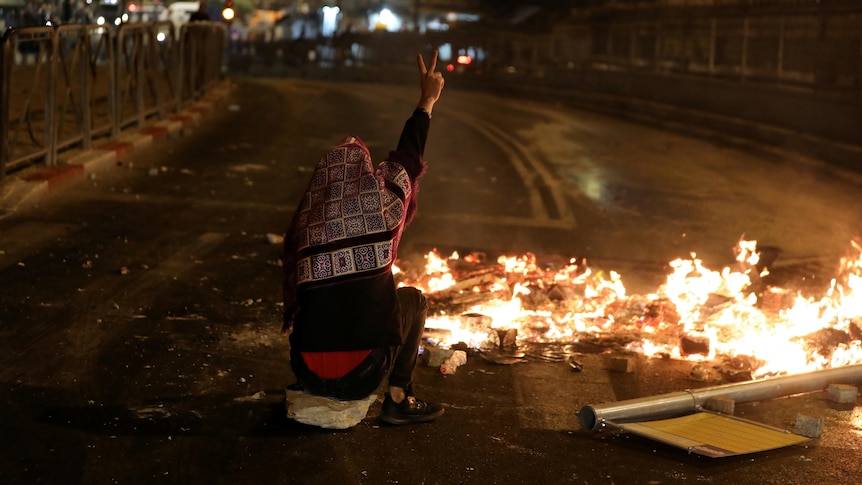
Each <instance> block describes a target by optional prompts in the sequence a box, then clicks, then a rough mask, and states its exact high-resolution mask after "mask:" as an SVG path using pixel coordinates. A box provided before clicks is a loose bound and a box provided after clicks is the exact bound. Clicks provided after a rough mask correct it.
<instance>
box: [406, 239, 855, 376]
mask: <svg viewBox="0 0 862 485" xmlns="http://www.w3.org/2000/svg"><path fill="white" fill-rule="evenodd" d="M851 246H852V247H851V254H850V255H849V256H848V257H846V258H844V259H843V260H842V261H841V263H840V269H839V272H838V275H837V276H836V277H835V278H834V279H833V280H832V282H831V285H830V287H829V288H827V289H825V290H824V293H823V295H820V296H817V297H811V296H807V297H806V296H803V295H802V294H801V292H794V291H792V290H788V289H783V288H776V287H770V286H769V285H766V284H764V282H763V281H764V280H763V278H765V277H766V276H767V275H768V269H767V268H766V267H765V266H764V265H763V264H762V262H761V261H760V259H759V258H760V253H759V252H758V251H757V247H756V242H755V241H745V240H741V241H740V242H739V244H738V246H737V247H736V248H735V253H736V256H737V258H736V263H735V264H734V265H732V266H731V267H725V268H723V269H722V270H721V271H713V270H710V269H708V268H706V267H704V266H703V264H702V262H701V261H700V260H699V259H697V257H696V255H694V254H692V255H691V258H688V259H677V260H675V261H672V262H670V263H669V266H670V268H671V270H672V271H671V272H670V274H669V275H668V276H667V280H666V282H665V283H664V284H663V285H661V286H660V287H659V288H658V289H657V290H656V291H655V293H652V294H647V295H631V296H630V295H627V294H626V288H625V286H624V285H623V281H622V276H621V275H620V274H618V273H616V272H614V271H610V272H604V271H596V270H594V269H592V268H590V267H589V266H588V265H587V264H586V262H585V261H574V260H572V261H569V262H568V263H566V264H561V265H556V266H552V265H547V264H541V263H540V262H538V261H537V259H536V257H535V256H534V255H532V254H526V255H523V256H519V257H500V258H498V259H497V260H496V261H488V260H487V258H486V257H485V256H484V255H482V254H478V253H473V254H469V255H467V256H465V257H463V258H462V257H460V256H459V255H458V254H457V253H454V254H452V255H451V256H450V257H448V258H442V257H440V256H439V255H438V254H437V253H436V251H432V252H430V253H428V254H427V255H426V266H425V268H424V270H411V269H409V268H407V269H405V270H403V271H402V270H400V269H398V268H395V270H394V271H395V272H396V278H398V279H399V280H400V281H401V282H402V284H406V285H411V286H416V287H418V288H420V289H422V290H423V291H424V292H425V293H426V296H427V297H428V300H429V305H430V311H429V316H428V320H427V323H426V329H427V332H426V340H427V341H428V342H429V344H430V345H434V346H437V347H440V348H444V349H452V348H458V349H460V350H473V351H478V352H482V351H490V350H500V349H508V350H509V355H510V356H516V357H522V356H523V354H519V353H518V349H519V348H521V347H523V346H526V345H545V344H548V345H559V344H566V343H571V342H594V343H597V344H599V345H601V346H602V347H604V348H612V349H618V350H625V351H630V352H631V351H634V352H638V353H641V354H644V355H646V356H661V357H665V358H674V359H686V360H692V361H700V362H706V361H713V362H715V361H719V362H722V366H723V368H724V369H726V370H727V371H728V373H731V374H734V375H742V376H743V377H741V378H738V379H735V380H745V379H750V378H752V377H762V376H769V375H778V374H783V373H797V372H806V371H813V370H818V369H825V368H830V367H837V366H841V365H850V364H859V363H862V245H860V244H859V243H858V242H857V241H853V242H852V243H851ZM564 358H565V357H564ZM560 360H562V358H561V359H560Z"/></svg>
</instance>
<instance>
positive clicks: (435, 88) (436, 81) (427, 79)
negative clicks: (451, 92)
mask: <svg viewBox="0 0 862 485" xmlns="http://www.w3.org/2000/svg"><path fill="white" fill-rule="evenodd" d="M416 62H418V63H419V87H420V88H421V89H422V97H421V98H419V107H420V108H422V109H424V110H425V111H427V112H428V114H431V110H432V109H434V103H436V102H437V100H438V99H439V98H440V92H441V91H443V84H444V81H443V74H440V73H439V72H436V71H435V70H436V69H437V51H436V50H435V51H434V56H433V57H432V58H431V65H429V66H428V67H426V66H425V59H423V58H422V54H421V53H420V54H416Z"/></svg>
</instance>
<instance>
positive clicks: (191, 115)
mask: <svg viewBox="0 0 862 485" xmlns="http://www.w3.org/2000/svg"><path fill="white" fill-rule="evenodd" d="M230 89H231V83H230V82H229V81H225V82H223V83H221V84H219V85H218V86H216V87H215V88H213V89H212V90H211V91H210V92H208V93H207V94H206V95H204V96H203V97H202V98H201V100H200V101H197V102H195V103H193V104H191V105H189V106H188V107H186V108H185V109H183V110H182V111H180V112H179V113H176V114H173V115H170V116H168V117H167V118H166V119H164V120H155V121H153V122H150V123H148V124H147V125H146V126H144V127H140V128H131V129H129V130H126V131H124V132H122V133H120V135H119V136H117V137H116V138H112V139H109V140H106V141H101V142H100V143H99V144H98V145H97V146H95V147H93V148H91V149H89V150H80V149H78V150H69V151H68V152H64V153H62V154H60V155H59V156H58V159H59V161H58V164H57V165H55V166H53V167H44V166H37V167H31V168H28V169H25V170H22V171H21V172H18V173H15V174H12V175H7V177H6V179H5V180H4V181H3V183H2V184H0V218H2V217H3V216H5V215H9V214H10V213H13V212H16V211H18V210H20V209H24V208H27V207H32V206H34V205H37V204H38V203H39V202H40V201H42V200H43V199H44V198H45V197H48V196H50V195H51V194H52V193H55V192H56V191H58V190H60V189H62V188H64V187H67V186H69V185H70V184H74V183H76V182H78V181H80V180H82V179H84V178H86V177H87V176H89V175H90V174H93V173H96V172H99V171H102V170H106V169H108V168H110V167H114V166H116V164H117V161H118V160H122V158H123V157H126V156H128V155H129V154H131V153H133V152H135V151H136V150H140V149H143V148H145V147H148V146H150V145H151V144H153V143H154V142H158V141H161V140H165V139H170V138H174V137H178V136H184V135H187V134H190V133H191V132H192V131H193V129H194V127H195V126H196V125H198V124H199V123H200V122H201V121H202V120H203V118H204V117H205V116H207V115H209V114H210V113H212V112H213V111H214V110H215V109H216V108H217V107H218V106H219V105H220V104H221V103H222V102H223V101H224V100H225V99H226V98H227V96H228V94H229V92H230Z"/></svg>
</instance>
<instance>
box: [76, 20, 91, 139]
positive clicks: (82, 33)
mask: <svg viewBox="0 0 862 485" xmlns="http://www.w3.org/2000/svg"><path fill="white" fill-rule="evenodd" d="M77 47H78V49H79V51H78V86H79V88H80V90H81V94H80V103H81V136H82V138H81V148H83V149H84V150H89V149H90V148H92V146H93V132H92V128H93V119H92V118H93V113H92V112H91V111H90V103H91V102H92V99H91V95H90V77H89V76H88V74H89V71H88V70H87V68H88V67H89V66H90V36H89V30H88V28H87V26H81V28H80V30H79V31H78V45H77Z"/></svg>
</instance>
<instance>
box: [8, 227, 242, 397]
mask: <svg viewBox="0 0 862 485" xmlns="http://www.w3.org/2000/svg"><path fill="white" fill-rule="evenodd" d="M227 236H228V235H227V234H223V233H204V234H201V235H199V236H198V237H196V238H195V239H193V240H192V241H191V242H189V243H188V244H186V245H185V246H183V247H181V248H178V249H177V250H176V252H174V253H173V254H172V255H171V256H170V257H168V258H167V259H166V260H164V261H162V262H161V263H159V264H157V265H154V266H151V267H150V268H149V269H148V270H146V271H143V272H138V273H132V274H130V275H127V276H124V277H123V278H122V279H121V280H120V283H119V284H118V283H117V279H116V277H115V276H113V275H110V276H108V275H106V276H104V277H102V278H98V279H96V280H95V281H93V282H92V283H91V284H89V285H87V286H86V287H84V288H81V289H80V290H79V293H80V296H79V297H78V298H75V299H73V300H72V304H71V305H70V306H68V307H65V308H63V309H61V311H60V313H59V314H58V315H57V316H56V317H55V318H52V319H48V320H46V321H45V322H44V323H42V324H40V325H36V326H34V327H31V328H29V329H28V330H27V331H26V332H25V334H26V335H22V337H23V338H21V339H17V340H19V341H18V342H17V343H16V346H15V348H14V349H8V348H7V352H5V353H4V355H3V358H2V361H0V367H2V370H0V382H3V381H8V380H9V379H11V378H12V377H13V376H14V374H15V373H19V372H20V369H16V367H15V366H14V365H11V363H12V362H21V361H23V360H24V359H25V357H27V356H28V354H30V352H31V351H32V350H33V349H35V348H36V347H37V346H40V345H42V346H44V342H43V341H44V340H45V339H48V338H57V339H58V342H57V345H56V349H55V352H56V354H57V357H56V358H54V359H51V362H50V363H49V364H50V365H53V366H55V367H56V368H54V369H43V368H41V367H39V365H36V362H34V365H32V366H30V367H29V368H28V372H27V373H28V374H30V375H32V376H42V378H47V379H50V380H51V382H50V384H51V386H52V387H54V386H60V387H65V386H74V387H75V388H77V389H79V390H80V391H81V392H83V393H85V394H87V395H84V396H82V398H85V399H90V396H92V395H98V394H100V393H104V392H105V390H104V389H101V386H99V385H98V384H97V383H90V382H89V381H90V380H91V379H93V378H94V372H93V369H91V367H92V366H94V365H95V363H96V362H95V361H94V360H91V359H92V358H93V356H96V355H99V354H100V352H99V347H101V346H103V345H106V344H108V343H110V342H114V341H115V340H116V339H117V338H120V337H121V336H122V335H124V334H125V333H127V332H129V331H130V328H129V327H128V326H124V325H115V324H112V323H111V322H106V321H100V319H101V318H103V317H104V316H106V315H112V314H116V309H117V308H121V309H125V308H131V307H140V306H145V305H146V304H147V302H148V301H151V300H153V299H155V298H156V296H154V295H158V294H159V293H160V292H162V291H169V286H168V285H166V284H165V283H166V281H172V280H174V279H178V278H179V277H181V276H182V275H183V274H185V273H187V272H189V271H190V270H191V269H192V268H193V267H194V266H195V265H196V264H197V263H196V260H198V259H200V258H201V257H202V256H203V255H205V254H208V253H210V252H212V251H213V250H214V249H216V248H217V247H218V246H219V245H220V244H221V243H222V241H224V240H225V239H226V238H227ZM135 275H139V276H135ZM160 285H162V288H161V289H160V288H159V286H160ZM118 319H120V318H118ZM61 355H62V356H61ZM31 360H33V359H31ZM42 360H44V359H40V360H39V361H42ZM32 384H33V385H42V384H47V383H41V382H33V383H32Z"/></svg>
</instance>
